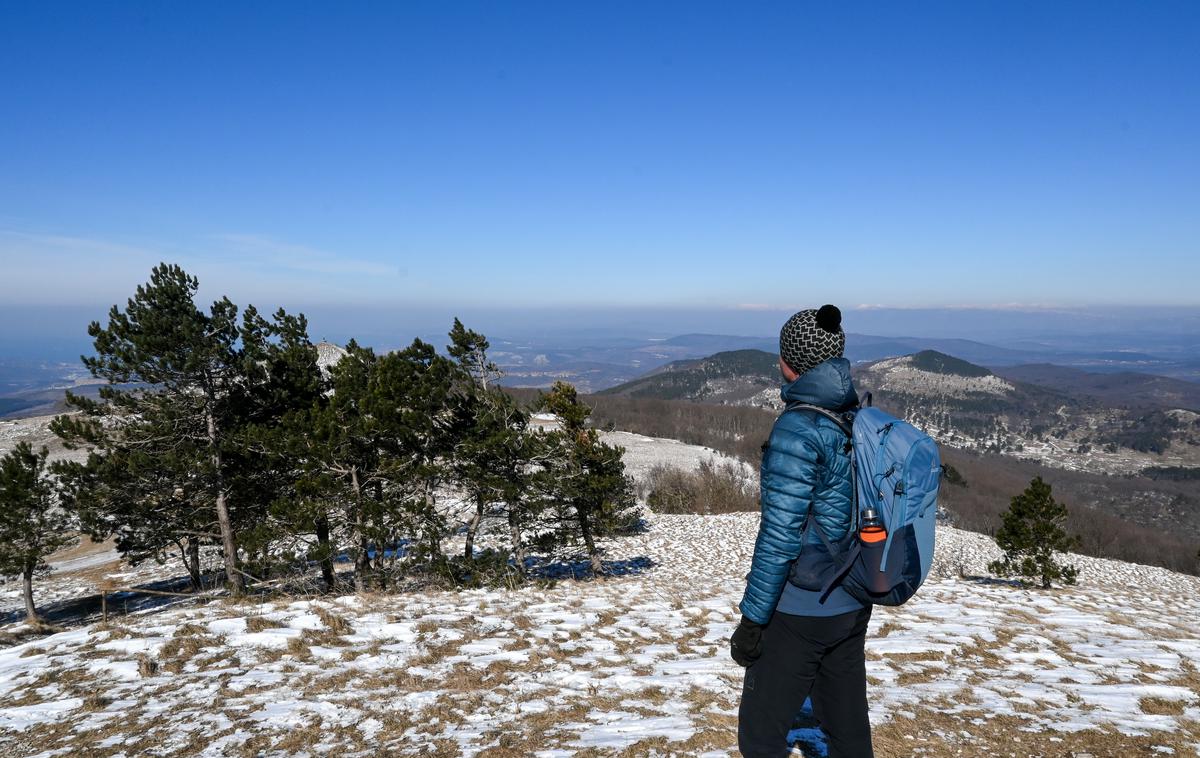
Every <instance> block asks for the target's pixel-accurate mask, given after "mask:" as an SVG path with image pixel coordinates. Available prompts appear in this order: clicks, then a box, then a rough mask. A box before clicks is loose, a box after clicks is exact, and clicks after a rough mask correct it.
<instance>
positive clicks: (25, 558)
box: [0, 442, 72, 623]
mask: <svg viewBox="0 0 1200 758" xmlns="http://www.w3.org/2000/svg"><path fill="white" fill-rule="evenodd" d="M46 457H47V450H46V448H44V447H43V448H42V449H41V450H38V451H34V449H33V448H32V447H31V446H30V445H29V443H28V442H20V443H18V444H17V446H16V447H15V448H13V449H12V450H10V451H9V452H8V453H7V454H6V455H4V457H2V458H0V573H3V574H17V575H20V577H21V581H22V585H23V590H24V596H25V616H26V618H27V619H28V620H29V621H30V622H31V623H38V622H40V619H39V617H38V614H37V608H36V607H35V606H34V603H33V579H34V575H35V574H36V573H37V572H38V571H40V570H42V569H44V568H46V564H45V559H46V556H48V555H50V553H53V552H54V551H55V550H57V549H58V548H60V547H62V546H63V545H66V544H68V543H69V542H70V539H71V535H70V532H69V530H70V529H71V528H72V523H71V515H70V514H69V513H68V512H67V511H66V510H64V509H63V508H61V507H59V506H58V505H57V503H56V502H55V500H56V498H55V493H54V489H55V487H54V483H53V482H52V480H51V479H50V477H49V476H48V473H47V469H46Z"/></svg>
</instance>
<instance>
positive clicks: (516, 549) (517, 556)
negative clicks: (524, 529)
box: [508, 504, 525, 579]
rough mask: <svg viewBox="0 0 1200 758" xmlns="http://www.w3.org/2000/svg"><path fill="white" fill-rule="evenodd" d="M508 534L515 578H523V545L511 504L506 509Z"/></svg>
mask: <svg viewBox="0 0 1200 758" xmlns="http://www.w3.org/2000/svg"><path fill="white" fill-rule="evenodd" d="M508 533H509V535H510V539H512V549H513V562H514V563H515V564H516V568H517V576H519V577H521V578H522V579H524V578H525V543H524V542H523V541H522V538H521V522H520V519H518V518H517V512H516V511H515V510H513V508H512V504H509V509H508Z"/></svg>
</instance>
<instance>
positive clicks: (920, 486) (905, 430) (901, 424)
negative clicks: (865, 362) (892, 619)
mask: <svg viewBox="0 0 1200 758" xmlns="http://www.w3.org/2000/svg"><path fill="white" fill-rule="evenodd" d="M866 401H867V407H863V408H859V409H857V410H854V411H848V412H845V413H836V412H834V411H830V410H827V409H825V408H820V407H818V406H815V405H805V404H799V403H798V404H793V405H789V406H788V407H787V408H786V411H793V410H794V411H808V412H813V413H818V414H820V415H822V416H825V417H826V418H828V419H830V420H831V421H833V422H834V423H836V424H837V425H838V427H839V428H840V429H841V430H842V431H843V432H845V434H846V436H847V438H848V441H847V447H848V448H849V449H848V452H850V453H851V455H852V460H851V466H850V472H851V482H852V484H853V491H854V506H853V508H852V509H851V521H850V529H848V530H847V532H846V536H845V537H843V538H842V539H841V540H838V541H836V542H835V541H831V540H830V539H829V538H828V536H827V535H826V534H825V532H824V530H822V529H821V527H820V525H819V524H818V522H817V520H816V518H815V517H814V516H813V513H812V511H811V509H810V510H809V514H808V519H807V520H806V521H805V525H804V527H803V534H804V536H805V537H807V536H808V532H809V531H810V530H815V533H816V535H817V537H818V538H819V541H816V542H814V541H810V540H807V539H802V543H803V544H804V547H803V549H802V552H801V555H800V557H799V558H797V559H796V561H795V562H794V563H793V564H792V568H791V571H790V573H789V575H788V580H789V581H790V582H792V583H793V584H795V585H797V586H798V587H801V588H803V589H807V590H820V592H821V596H820V597H821V601H822V602H824V600H825V598H826V597H828V595H829V593H830V592H831V591H832V590H833V588H834V587H835V586H841V587H842V588H843V589H844V590H846V592H847V593H848V594H849V595H850V596H851V597H853V598H854V599H856V600H858V601H859V602H861V603H863V604H865V605H866V604H873V605H893V606H894V605H902V604H904V603H905V602H906V601H907V600H908V599H909V598H910V597H912V596H913V595H914V594H915V593H916V591H917V589H918V588H919V587H920V586H921V583H922V582H924V581H925V577H927V576H928V575H929V567H930V566H931V565H932V564H933V544H934V525H935V523H936V521H937V494H938V486H939V484H940V483H941V474H942V465H941V457H940V455H939V454H938V448H937V443H935V442H934V441H933V439H932V438H931V437H930V436H929V435H927V434H925V433H924V432H922V431H921V430H919V429H917V428H916V427H915V426H913V425H912V424H910V423H908V422H907V421H904V420H903V419H898V418H895V417H894V416H890V415H888V414H887V413H884V412H883V411H881V410H879V409H878V408H873V407H870V402H871V396H870V394H868V395H867V396H866ZM786 411H785V412H786ZM867 509H871V510H873V511H875V513H876V514H878V517H879V519H880V520H882V522H883V526H884V527H885V528H886V530H887V538H886V540H880V541H879V542H864V541H861V540H860V539H859V528H860V526H861V523H860V522H861V519H862V513H863V512H864V511H866V510H867ZM806 554H807V555H806Z"/></svg>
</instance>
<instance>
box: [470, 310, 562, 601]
mask: <svg viewBox="0 0 1200 758" xmlns="http://www.w3.org/2000/svg"><path fill="white" fill-rule="evenodd" d="M450 341H451V342H450V345H449V346H448V352H449V353H450V356H451V357H452V358H454V359H456V361H457V363H458V367H459V370H460V376H459V381H458V385H459V387H458V392H457V393H456V395H455V397H456V400H457V403H456V406H455V408H456V414H455V428H454V432H453V439H454V450H453V452H452V455H451V461H452V466H453V472H454V478H455V481H456V483H457V484H458V486H459V487H461V488H462V489H463V490H464V491H465V492H466V494H467V496H468V497H469V498H470V500H471V501H472V504H473V506H474V510H473V513H472V514H471V518H470V519H469V520H468V522H467V525H466V540H465V545H464V549H463V554H464V558H465V560H466V561H467V563H468V564H469V565H473V564H474V562H475V535H476V533H477V532H478V530H479V526H480V524H481V523H482V521H483V518H484V516H485V514H486V513H487V512H488V511H489V510H491V509H494V508H503V509H504V515H505V518H506V520H507V525H508V540H509V555H510V556H511V559H512V566H513V570H514V571H515V573H516V575H517V577H518V578H524V576H525V562H526V554H527V547H526V544H525V530H526V529H527V527H528V526H529V524H530V523H532V522H533V521H534V520H535V519H536V518H537V516H538V514H539V512H540V510H541V507H542V505H543V501H542V500H541V499H540V498H538V497H537V495H536V492H535V490H534V488H533V486H532V481H533V476H534V473H535V471H536V468H537V466H538V462H539V460H541V459H542V458H544V456H545V445H543V444H540V443H542V442H543V440H542V438H541V437H540V436H539V435H536V434H534V433H533V432H532V431H531V430H530V429H529V414H528V413H527V412H525V411H523V410H522V409H521V408H520V407H519V406H518V405H517V403H516V401H515V400H513V398H512V397H511V396H509V395H507V394H505V393H504V392H503V391H502V390H501V389H500V388H499V387H498V386H496V381H497V380H498V379H499V377H500V371H499V369H498V368H497V367H496V366H495V364H493V363H492V362H491V361H490V360H489V359H488V357H487V349H488V342H487V339H485V338H484V337H483V336H482V335H480V334H478V333H477V332H474V331H471V330H469V329H466V328H465V327H463V325H462V322H460V321H459V320H458V319H455V320H454V327H453V329H451V331H450Z"/></svg>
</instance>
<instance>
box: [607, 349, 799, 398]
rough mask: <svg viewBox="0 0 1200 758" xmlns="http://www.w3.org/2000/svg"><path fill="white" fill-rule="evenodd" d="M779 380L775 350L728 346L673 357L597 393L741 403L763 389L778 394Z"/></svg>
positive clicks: (756, 395) (757, 394)
mask: <svg viewBox="0 0 1200 758" xmlns="http://www.w3.org/2000/svg"><path fill="white" fill-rule="evenodd" d="M780 381H781V380H780V376H779V356H778V355H776V354H775V353H768V352H766V351H763V350H728V351H725V352H721V353H716V354H715V355H710V356H709V357H707V358H699V359H690V360H684V361H673V362H672V363H668V364H667V365H665V366H662V367H660V368H657V369H655V370H654V371H652V372H650V373H649V374H647V375H645V376H642V377H639V378H637V379H634V380H633V381H631V382H626V383H624V384H619V385H617V386H616V387H611V388H609V389H607V390H604V391H602V392H600V393H598V394H601V395H619V396H627V397H637V398H655V399H659V400H696V401H704V402H713V403H727V404H733V405H743V404H750V403H751V402H752V400H753V399H754V398H756V397H758V396H759V395H761V394H763V393H764V392H770V393H774V394H778V391H779V384H780ZM754 404H759V403H754Z"/></svg>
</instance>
